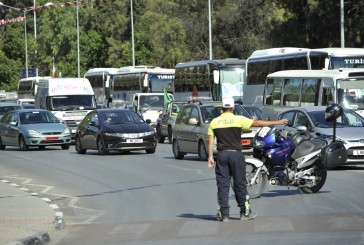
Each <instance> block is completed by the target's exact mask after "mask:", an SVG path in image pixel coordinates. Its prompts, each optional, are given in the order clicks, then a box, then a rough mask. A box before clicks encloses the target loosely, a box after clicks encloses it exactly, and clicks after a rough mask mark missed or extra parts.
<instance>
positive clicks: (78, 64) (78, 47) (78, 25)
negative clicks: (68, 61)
mask: <svg viewBox="0 0 364 245" xmlns="http://www.w3.org/2000/svg"><path fill="white" fill-rule="evenodd" d="M78 4H79V2H77V5H76V10H77V11H76V12H77V67H78V78H80V77H81V75H80V24H79V16H78Z"/></svg>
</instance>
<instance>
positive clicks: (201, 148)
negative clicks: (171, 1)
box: [198, 140, 207, 161]
mask: <svg viewBox="0 0 364 245" xmlns="http://www.w3.org/2000/svg"><path fill="white" fill-rule="evenodd" d="M198 156H199V157H200V160H201V161H207V152H206V147H205V144H204V143H203V141H202V140H200V143H198Z"/></svg>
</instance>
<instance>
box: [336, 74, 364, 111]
mask: <svg viewBox="0 0 364 245" xmlns="http://www.w3.org/2000/svg"><path fill="white" fill-rule="evenodd" d="M337 88H338V98H339V101H341V102H342V103H343V105H344V106H345V107H346V108H349V109H352V110H355V111H357V110H360V111H362V110H364V78H363V79H345V80H342V79H338V80H337Z"/></svg>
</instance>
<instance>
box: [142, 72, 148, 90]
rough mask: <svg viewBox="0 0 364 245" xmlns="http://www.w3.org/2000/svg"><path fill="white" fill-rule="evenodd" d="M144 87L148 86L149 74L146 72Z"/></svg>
mask: <svg viewBox="0 0 364 245" xmlns="http://www.w3.org/2000/svg"><path fill="white" fill-rule="evenodd" d="M143 87H145V88H147V87H148V74H145V76H144V81H143Z"/></svg>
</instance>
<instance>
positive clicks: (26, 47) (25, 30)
mask: <svg viewBox="0 0 364 245" xmlns="http://www.w3.org/2000/svg"><path fill="white" fill-rule="evenodd" d="M24 40H25V77H28V40H27V17H26V10H24Z"/></svg>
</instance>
